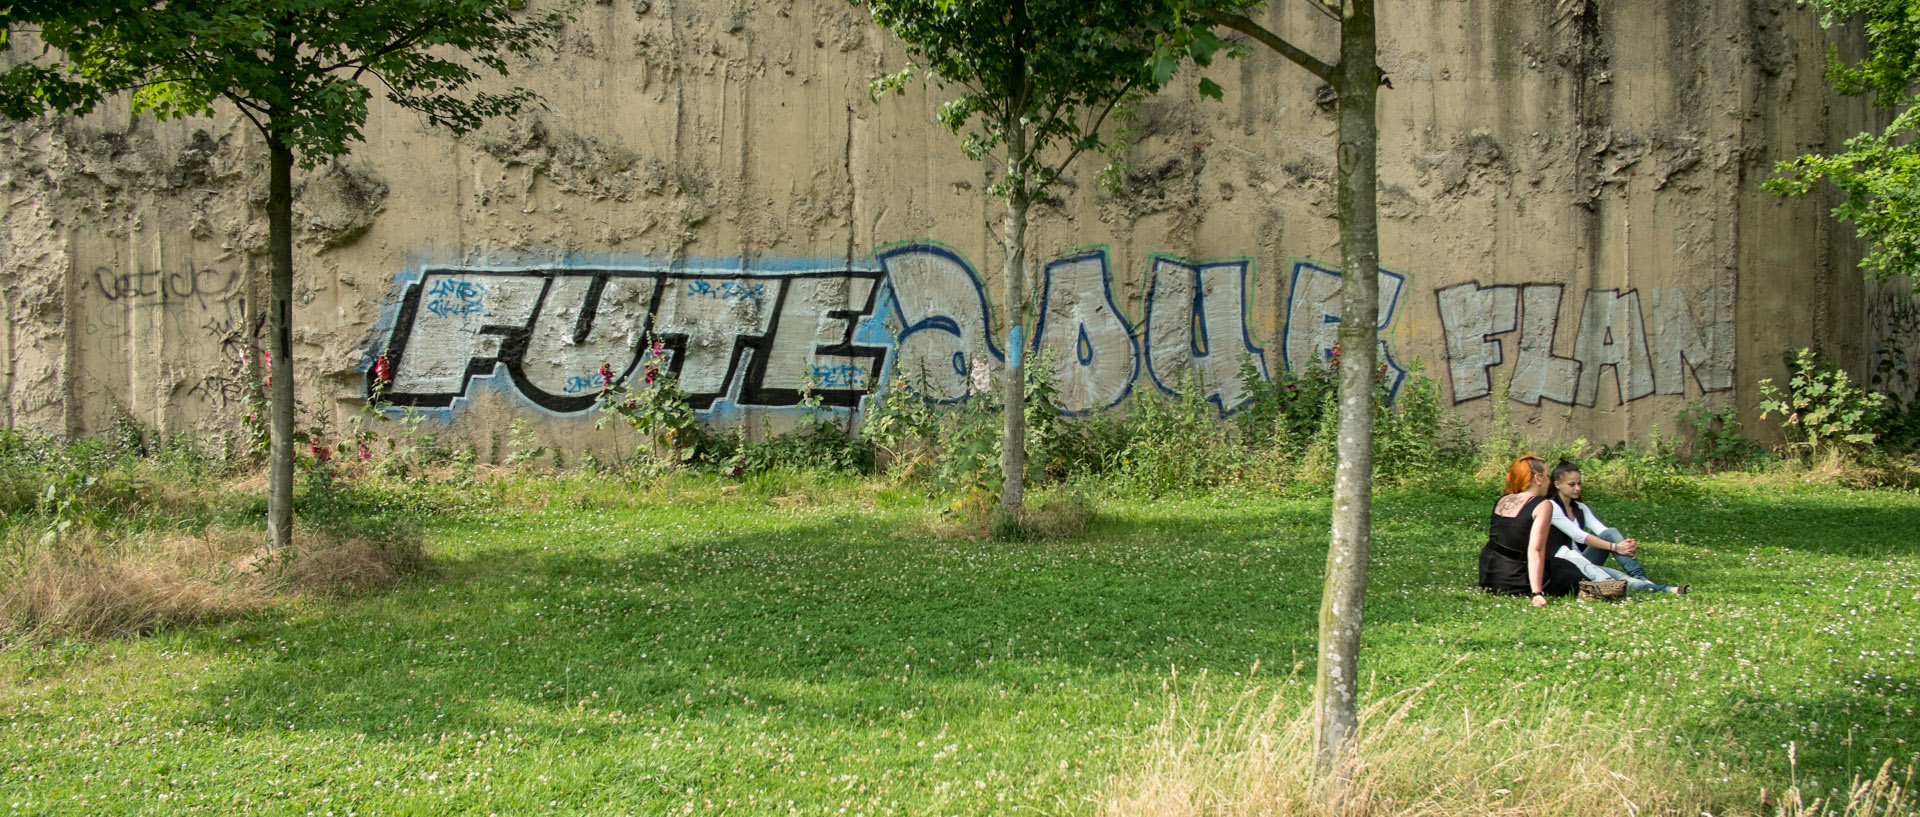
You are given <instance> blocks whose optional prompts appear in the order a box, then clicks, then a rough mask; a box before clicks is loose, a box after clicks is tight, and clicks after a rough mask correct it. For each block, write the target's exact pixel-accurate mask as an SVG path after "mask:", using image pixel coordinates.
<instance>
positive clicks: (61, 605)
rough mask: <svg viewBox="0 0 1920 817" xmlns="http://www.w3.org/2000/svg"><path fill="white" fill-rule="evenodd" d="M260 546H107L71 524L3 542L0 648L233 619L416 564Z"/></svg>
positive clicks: (352, 544) (141, 537)
mask: <svg viewBox="0 0 1920 817" xmlns="http://www.w3.org/2000/svg"><path fill="white" fill-rule="evenodd" d="M15 534H16V535H21V536H24V535H26V533H25V532H23V531H16V532H15ZM263 539H264V537H263V536H262V535H261V534H260V533H259V532H258V531H247V530H239V529H231V528H224V529H223V528H213V529H209V530H207V532H206V533H204V534H200V535H188V534H183V533H169V534H137V535H132V536H127V537H125V538H116V537H114V536H113V535H111V534H108V533H105V532H102V531H100V530H99V529H97V528H92V527H86V526H78V527H75V528H74V529H72V530H71V531H69V532H68V533H66V534H65V535H64V536H62V537H60V539H59V540H58V541H57V542H50V543H40V542H37V541H36V542H31V543H29V542H26V541H16V542H13V543H9V544H11V545H13V547H12V548H11V550H12V552H13V553H15V554H17V556H16V558H14V559H12V560H9V563H8V564H7V565H6V567H7V568H8V569H7V570H5V571H4V574H3V575H0V579H4V584H0V646H6V645H9V644H22V643H46V642H50V641H55V640H59V639H62V638H76V637H78V638H111V637H122V636H130V635H138V634H144V633H150V632H153V631H154V630H158V629H161V628H164V627H172V626H181V625H191V624H198V623H204V622H210V621H218V620H225V619H232V618H237V617H241V616H246V615H250V614H253V613H257V612H260V611H263V610H267V609H270V608H273V607H276V606H278V605H280V604H282V603H284V602H286V601H288V600H290V599H292V598H295V597H297V596H301V595H310V594H316V593H319V594H325V593H337V592H354V591H361V590H366V589H371V588H374V587H378V586H381V585H384V584H388V583H391V582H392V581H394V580H395V579H397V578H399V577H400V576H401V575H403V574H404V573H406V572H408V571H409V570H411V569H413V568H414V567H416V566H417V565H418V564H419V563H420V560H421V555H420V551H419V548H418V547H417V546H416V545H412V544H409V543H385V544H382V543H374V542H369V541H367V540H364V539H358V538H340V537H337V536H333V535H329V534H327V533H325V532H323V531H311V530H309V531H303V532H302V533H301V535H300V536H299V538H298V539H297V540H296V547H295V548H294V549H293V550H292V552H291V553H288V554H285V555H269V554H268V553H267V552H266V551H265V550H264V543H263Z"/></svg>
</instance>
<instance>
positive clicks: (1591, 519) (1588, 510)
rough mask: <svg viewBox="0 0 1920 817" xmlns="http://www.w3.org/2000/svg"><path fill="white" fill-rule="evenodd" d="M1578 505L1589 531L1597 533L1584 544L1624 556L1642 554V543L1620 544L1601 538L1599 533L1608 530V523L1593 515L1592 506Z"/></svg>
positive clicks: (1583, 503)
mask: <svg viewBox="0 0 1920 817" xmlns="http://www.w3.org/2000/svg"><path fill="white" fill-rule="evenodd" d="M1577 504H1579V506H1580V515H1581V516H1582V517H1584V518H1585V520H1586V523H1587V530H1590V531H1595V535H1594V536H1590V537H1588V538H1587V541H1585V542H1583V543H1582V544H1586V545H1591V546H1593V547H1597V548H1600V549H1601V550H1611V551H1613V552H1615V553H1618V554H1620V555H1622V556H1632V555H1634V554H1636V553H1639V552H1640V543H1638V542H1635V541H1634V540H1632V539H1621V540H1620V541H1618V542H1613V541H1609V540H1606V539H1602V538H1600V536H1599V535H1598V532H1599V531H1603V530H1606V529H1607V523H1605V522H1602V521H1600V517H1598V516H1594V515H1593V506H1592V505H1588V504H1587V503H1585V502H1581V503H1577Z"/></svg>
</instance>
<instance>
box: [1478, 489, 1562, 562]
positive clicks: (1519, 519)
mask: <svg viewBox="0 0 1920 817" xmlns="http://www.w3.org/2000/svg"><path fill="white" fill-rule="evenodd" d="M1545 501H1547V498H1546V497H1544V496H1536V497H1534V498H1532V499H1529V500H1527V504H1525V505H1523V506H1521V507H1520V512H1519V513H1517V514H1514V515H1513V516H1511V517H1506V516H1501V515H1500V512H1499V511H1494V512H1493V514H1492V517H1493V519H1492V521H1490V522H1489V523H1488V524H1487V547H1490V548H1493V549H1494V551H1495V552H1497V553H1499V554H1500V555H1502V556H1505V557H1507V558H1509V559H1525V558H1527V539H1528V538H1530V537H1531V536H1532V535H1533V509H1534V508H1537V507H1539V506H1540V503H1542V502H1545ZM1548 527H1549V530H1551V527H1552V526H1548Z"/></svg>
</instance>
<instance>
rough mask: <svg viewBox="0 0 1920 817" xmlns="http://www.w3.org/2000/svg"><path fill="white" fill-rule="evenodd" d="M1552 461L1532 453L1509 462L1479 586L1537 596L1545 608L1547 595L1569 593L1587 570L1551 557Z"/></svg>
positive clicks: (1491, 522)
mask: <svg viewBox="0 0 1920 817" xmlns="http://www.w3.org/2000/svg"><path fill="white" fill-rule="evenodd" d="M1549 485H1550V483H1549V481H1548V480H1547V461H1546V460H1543V459H1541V458H1539V457H1536V456H1533V455H1532V454H1528V455H1526V456H1524V457H1521V458H1519V459H1517V460H1514V461H1513V464H1512V465H1510V466H1508V467H1507V494H1506V496H1503V497H1500V501H1499V502H1495V503H1494V504H1493V515H1492V518H1491V519H1490V520H1489V521H1488V523H1487V544H1486V547H1483V548H1481V549H1480V586H1481V587H1484V588H1486V589H1487V592H1490V593H1499V594H1501V595H1506V596H1532V597H1533V606H1535V607H1542V606H1545V605H1546V603H1547V596H1565V595H1568V594H1570V593H1572V592H1573V590H1574V588H1575V587H1577V586H1578V585H1579V584H1580V579H1581V578H1582V574H1581V572H1580V571H1579V569H1577V568H1576V567H1574V566H1573V565H1572V564H1570V563H1568V562H1566V561H1565V560H1562V559H1550V558H1548V557H1547V538H1548V536H1549V533H1550V532H1551V531H1552V530H1553V505H1552V503H1551V502H1549V501H1548V499H1547V488H1548V486H1549Z"/></svg>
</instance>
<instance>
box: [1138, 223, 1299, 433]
mask: <svg viewBox="0 0 1920 817" xmlns="http://www.w3.org/2000/svg"><path fill="white" fill-rule="evenodd" d="M1247 272H1248V263H1247V262H1245V261H1225V262H1214V263H1206V264H1191V263H1188V262H1185V261H1181V260H1178V259H1175V258H1169V257H1164V256H1162V257H1156V258H1155V259H1154V260H1153V267H1152V269H1151V271H1150V272H1149V273H1148V275H1147V314H1146V319H1145V320H1144V321H1143V322H1142V323H1143V324H1144V326H1143V330H1144V331H1145V333H1146V337H1147V338H1148V340H1149V342H1148V343H1146V344H1145V345H1144V347H1143V349H1142V351H1143V352H1144V353H1145V356H1146V368H1147V373H1148V375H1149V376H1151V377H1152V378H1153V382H1154V383H1155V384H1156V385H1158V386H1159V387H1160V388H1161V390H1163V391H1167V392H1173V391H1176V390H1178V389H1179V387H1180V384H1181V382H1182V381H1183V380H1184V379H1185V378H1186V377H1188V376H1189V375H1191V376H1192V377H1193V378H1194V381H1195V382H1196V383H1198V384H1199V387H1200V389H1201V393H1202V394H1203V395H1204V396H1205V398H1206V399H1207V400H1209V401H1211V402H1212V403H1213V404H1214V405H1215V406H1218V407H1220V409H1221V410H1222V411H1225V410H1227V409H1231V408H1233V407H1234V406H1237V405H1239V404H1241V403H1242V402H1245V401H1246V392H1245V389H1244V387H1243V386H1242V384H1241V383H1240V361H1241V359H1242V358H1243V357H1245V358H1246V359H1248V360H1249V361H1250V362H1251V363H1252V364H1253V367H1254V370H1255V371H1256V372H1258V373H1259V375H1260V377H1262V378H1265V377H1267V376H1268V374H1267V353H1266V351H1265V350H1263V349H1261V348H1260V347H1258V346H1256V345H1254V343H1253V336H1252V334H1251V333H1249V332H1248V331H1247V317H1246V315H1247V303H1248V301H1249V300H1250V298H1249V293H1248V290H1247V287H1248V284H1249V283H1250V282H1249V281H1248V280H1247Z"/></svg>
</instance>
